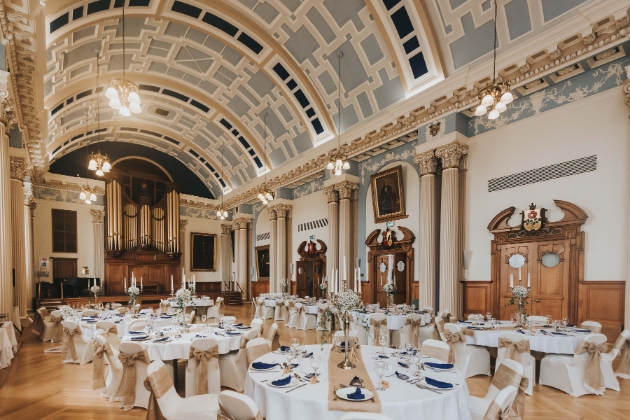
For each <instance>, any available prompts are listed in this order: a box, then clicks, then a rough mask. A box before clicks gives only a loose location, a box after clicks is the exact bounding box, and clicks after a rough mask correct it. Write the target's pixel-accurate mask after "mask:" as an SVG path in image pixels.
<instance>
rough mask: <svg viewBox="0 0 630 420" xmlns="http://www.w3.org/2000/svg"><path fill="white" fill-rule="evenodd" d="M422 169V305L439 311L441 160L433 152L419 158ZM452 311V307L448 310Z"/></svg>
mask: <svg viewBox="0 0 630 420" xmlns="http://www.w3.org/2000/svg"><path fill="white" fill-rule="evenodd" d="M414 162H415V163H416V165H418V167H419V168H420V231H419V234H420V237H419V238H418V239H419V241H418V242H419V244H418V247H419V248H420V267H419V269H420V270H419V271H420V273H419V283H420V284H419V285H418V286H419V290H420V296H419V305H420V307H421V308H424V307H426V306H430V307H432V308H433V309H435V279H436V277H435V274H436V268H437V267H436V265H437V261H436V247H437V217H436V216H437V214H436V194H435V188H436V185H435V172H436V169H437V163H438V161H437V159H436V158H435V153H434V152H433V150H431V151H429V152H425V153H421V154H418V155H416V156H415V158H414ZM448 309H450V308H448Z"/></svg>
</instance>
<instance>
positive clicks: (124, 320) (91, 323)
mask: <svg viewBox="0 0 630 420" xmlns="http://www.w3.org/2000/svg"><path fill="white" fill-rule="evenodd" d="M173 319H174V317H173V316H172V315H168V316H158V317H155V318H147V317H146V316H141V317H139V318H131V317H129V316H111V317H107V316H105V317H103V318H80V321H79V325H80V326H81V332H82V333H83V335H85V336H86V337H94V336H95V335H96V324H97V323H98V321H111V322H113V323H114V324H116V329H117V330H118V337H119V338H122V337H123V336H124V335H125V334H127V333H128V332H129V327H130V326H131V323H132V322H133V321H136V320H138V321H153V322H154V323H155V326H157V327H167V326H169V325H172V323H173Z"/></svg>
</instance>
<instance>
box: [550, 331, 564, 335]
mask: <svg viewBox="0 0 630 420" xmlns="http://www.w3.org/2000/svg"><path fill="white" fill-rule="evenodd" d="M551 334H553V335H566V334H565V333H562V332H555V331H552V332H551Z"/></svg>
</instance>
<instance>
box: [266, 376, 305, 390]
mask: <svg viewBox="0 0 630 420" xmlns="http://www.w3.org/2000/svg"><path fill="white" fill-rule="evenodd" d="M283 376H284V375H283ZM284 378H286V376H284ZM284 378H278V379H284ZM278 379H274V381H277V380H278ZM299 383H300V380H299V379H297V378H294V377H291V382H289V383H288V384H286V385H274V384H273V381H269V386H272V387H274V388H288V387H290V386H295V385H297V384H299Z"/></svg>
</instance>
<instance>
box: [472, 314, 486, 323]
mask: <svg viewBox="0 0 630 420" xmlns="http://www.w3.org/2000/svg"><path fill="white" fill-rule="evenodd" d="M478 316H480V317H482V318H485V317H484V316H483V315H481V314H469V315H468V320H469V321H472V320H474V319H476V318H477V317H478Z"/></svg>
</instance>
